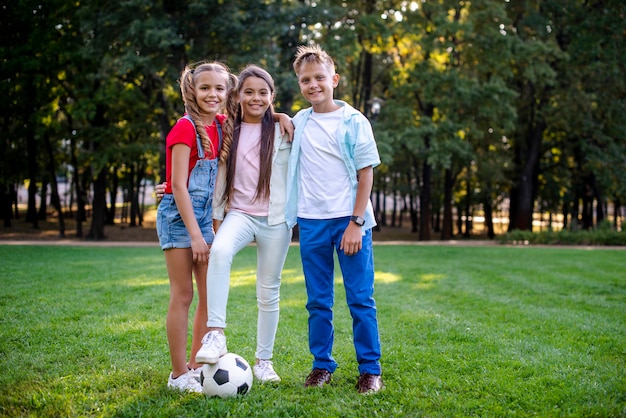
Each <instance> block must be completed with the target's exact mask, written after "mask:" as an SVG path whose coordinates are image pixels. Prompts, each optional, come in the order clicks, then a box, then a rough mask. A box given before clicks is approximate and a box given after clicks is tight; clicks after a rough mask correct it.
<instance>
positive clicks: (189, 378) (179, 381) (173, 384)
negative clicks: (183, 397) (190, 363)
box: [167, 371, 202, 393]
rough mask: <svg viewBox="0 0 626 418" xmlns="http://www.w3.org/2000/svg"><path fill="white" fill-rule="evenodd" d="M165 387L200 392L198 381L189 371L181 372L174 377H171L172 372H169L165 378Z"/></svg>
mask: <svg viewBox="0 0 626 418" xmlns="http://www.w3.org/2000/svg"><path fill="white" fill-rule="evenodd" d="M167 387H168V388H171V389H176V390H180V391H182V392H193V393H202V386H201V385H200V382H199V381H197V380H196V379H195V378H194V377H193V375H192V372H191V371H189V372H187V373H185V374H181V375H180V376H178V377H177V378H176V379H173V378H172V373H170V377H169V379H167Z"/></svg>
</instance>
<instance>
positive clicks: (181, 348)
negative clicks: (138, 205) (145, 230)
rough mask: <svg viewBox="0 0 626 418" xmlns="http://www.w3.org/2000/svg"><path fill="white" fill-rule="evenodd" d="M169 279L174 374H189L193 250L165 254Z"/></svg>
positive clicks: (168, 325)
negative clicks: (188, 349)
mask: <svg viewBox="0 0 626 418" xmlns="http://www.w3.org/2000/svg"><path fill="white" fill-rule="evenodd" d="M164 254H165V263H166V265H167V273H168V275H169V279H170V303H169V307H168V310H167V319H166V329H167V341H168V343H169V347H170V358H171V361H172V375H173V377H174V378H176V377H178V376H180V375H182V374H184V373H187V330H188V328H189V307H190V305H191V301H192V300H193V280H192V277H191V276H192V275H191V272H192V269H193V261H192V258H191V249H190V248H174V249H171V250H166V251H164Z"/></svg>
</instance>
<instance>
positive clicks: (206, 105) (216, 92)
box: [194, 71, 228, 117]
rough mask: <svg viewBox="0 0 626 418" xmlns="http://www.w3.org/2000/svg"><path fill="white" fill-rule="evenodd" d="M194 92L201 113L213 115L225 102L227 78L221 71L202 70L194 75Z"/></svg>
mask: <svg viewBox="0 0 626 418" xmlns="http://www.w3.org/2000/svg"><path fill="white" fill-rule="evenodd" d="M194 93H195V95H196V103H197V104H198V108H199V110H200V113H201V115H202V116H210V117H214V116H215V114H216V113H218V112H219V111H220V109H221V108H222V107H223V106H224V103H225V102H226V95H227V93H228V79H227V78H226V76H225V75H224V73H222V72H217V71H202V72H200V73H199V74H196V75H195V77H194Z"/></svg>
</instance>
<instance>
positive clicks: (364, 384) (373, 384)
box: [356, 373, 384, 393]
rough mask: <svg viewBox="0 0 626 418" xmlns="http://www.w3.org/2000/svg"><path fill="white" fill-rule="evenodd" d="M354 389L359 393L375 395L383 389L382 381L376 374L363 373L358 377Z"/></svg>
mask: <svg viewBox="0 0 626 418" xmlns="http://www.w3.org/2000/svg"><path fill="white" fill-rule="evenodd" d="M356 388H357V389H358V390H359V393H376V392H378V391H380V390H382V389H383V388H384V385H383V379H382V378H381V377H380V375H377V374H370V373H363V374H361V376H359V382H358V383H357V384H356Z"/></svg>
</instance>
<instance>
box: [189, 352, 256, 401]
mask: <svg viewBox="0 0 626 418" xmlns="http://www.w3.org/2000/svg"><path fill="white" fill-rule="evenodd" d="M200 384H201V385H202V392H204V394H205V395H206V396H210V397H214V396H219V397H220V398H229V397H231V396H237V395H245V394H247V393H248V392H250V389H252V368H251V367H250V365H249V364H248V362H247V361H246V360H245V359H244V358H243V357H241V356H239V355H237V354H235V353H226V354H225V355H223V356H222V357H220V359H219V361H218V362H217V363H216V364H205V365H203V366H202V371H201V372H200Z"/></svg>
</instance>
